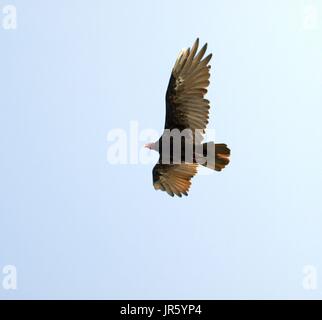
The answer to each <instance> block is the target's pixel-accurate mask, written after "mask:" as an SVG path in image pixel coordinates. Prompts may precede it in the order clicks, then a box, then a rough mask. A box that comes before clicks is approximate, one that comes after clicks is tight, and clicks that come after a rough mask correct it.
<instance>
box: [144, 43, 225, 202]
mask: <svg viewBox="0 0 322 320" xmlns="http://www.w3.org/2000/svg"><path fill="white" fill-rule="evenodd" d="M198 46H199V39H197V40H196V41H195V43H194V44H193V46H192V48H191V49H190V48H188V49H183V50H182V51H181V52H180V54H179V56H178V58H177V60H176V62H175V64H174V67H173V69H172V72H171V77H170V81H169V84H168V88H167V92H166V118H165V127H164V132H163V134H162V136H161V137H160V139H159V140H158V141H156V142H154V143H148V144H146V145H145V147H147V148H149V149H151V150H155V151H158V152H159V154H160V158H159V161H158V163H157V164H156V165H155V167H154V168H153V173H152V175H153V186H154V188H155V189H156V190H162V191H166V192H167V193H168V194H169V195H170V196H172V197H173V196H174V195H177V196H179V197H181V196H182V195H186V196H187V195H188V191H189V188H190V185H191V178H192V177H193V176H194V175H195V174H196V173H197V167H198V165H199V164H201V165H203V166H206V167H208V168H210V169H213V170H216V171H221V170H222V169H223V168H224V167H225V166H226V165H227V164H228V163H229V155H230V150H229V148H228V147H227V145H226V144H222V143H221V144H215V143H214V142H208V143H202V139H203V134H204V133H205V129H206V126H207V124H208V118H209V108H210V107H209V101H208V100H207V99H205V98H204V96H205V94H206V93H207V87H208V85H209V77H210V73H209V70H210V65H209V61H210V59H211V56H212V55H211V54H209V55H208V56H206V57H205V58H204V55H205V52H206V50H207V43H206V44H205V45H204V46H203V47H202V48H201V49H200V51H199V52H198V53H197V50H198ZM178 145H179V147H178ZM189 150H190V153H189V152H188V151H189ZM189 154H190V155H191V156H190V157H189Z"/></svg>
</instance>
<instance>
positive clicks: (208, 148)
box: [196, 142, 230, 171]
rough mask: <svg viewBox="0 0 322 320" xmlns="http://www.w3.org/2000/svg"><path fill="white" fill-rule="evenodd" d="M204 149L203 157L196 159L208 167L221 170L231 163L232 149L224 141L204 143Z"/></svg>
mask: <svg viewBox="0 0 322 320" xmlns="http://www.w3.org/2000/svg"><path fill="white" fill-rule="evenodd" d="M202 150H203V157H201V158H199V160H198V159H196V160H197V162H198V163H199V164H201V165H203V166H205V167H207V168H210V169H213V170H216V171H221V170H222V169H224V168H225V166H226V165H227V164H228V163H229V156H230V149H229V148H228V147H227V145H226V144H224V143H216V144H215V143H214V142H207V143H204V144H202ZM200 160H201V161H200Z"/></svg>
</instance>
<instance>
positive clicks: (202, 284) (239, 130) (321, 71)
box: [0, 0, 322, 299]
mask: <svg viewBox="0 0 322 320" xmlns="http://www.w3.org/2000/svg"><path fill="white" fill-rule="evenodd" d="M8 3H9V4H13V5H15V6H16V8H17V29H16V30H4V29H0V46H1V49H0V57H1V77H0V86H1V89H2V90H1V102H0V150H1V157H0V228H1V229H0V271H1V270H2V268H3V267H4V266H5V265H8V264H12V265H15V266H16V267H17V272H18V279H17V285H18V287H17V290H15V291H7V290H4V289H3V288H2V287H1V286H0V297H1V298H6V299H12V298H19V299H20V298H32V299H33V298H45V299H46V298H108V299H116V298H118V299H126V298H131V299H139V298H147V299H152V298H167V299H174V298H176V299H184V298H189V299H194V298H203V299H215V298H320V297H322V275H321V277H319V270H320V272H322V233H321V230H322V226H321V225H322V203H321V201H322V200H321V189H322V170H321V163H322V151H321V140H322V130H321V118H322V111H321V107H322V41H321V40H322V20H321V18H322V3H321V1H306V0H302V1H300V0H284V1H277V0H274V1H255V0H244V1H237V0H234V1H232V0H230V1H210V0H209V1H198V2H196V1H188V0H185V1H170V0H167V1H148V0H147V1H142V0H139V1H114V2H112V1H98V0H97V1H85V0H83V1H79V0H77V1H76V0H74V1H57V0H55V1H39V0H38V1H36V0H29V1H18V0H8V1H6V2H4V1H3V0H0V8H1V11H0V12H1V15H0V17H1V18H0V19H2V18H3V17H4V14H2V8H3V6H4V5H6V4H8ZM310 6H311V7H310ZM312 8H315V10H316V11H315V12H316V17H315V16H314V14H313V15H312ZM196 37H200V40H201V42H206V41H207V42H208V43H209V52H213V53H214V58H213V60H212V74H211V75H212V76H211V85H210V89H209V93H208V98H209V100H210V101H211V106H212V109H211V118H210V124H209V125H210V127H211V128H214V127H215V129H216V137H217V139H218V142H226V143H227V144H228V145H229V146H230V147H231V149H232V157H231V164H230V165H229V167H227V169H225V170H224V171H223V172H222V173H215V174H213V175H208V176H207V175H200V176H197V177H195V178H194V179H193V185H192V189H191V192H190V195H189V197H187V198H182V199H178V198H171V197H168V196H167V195H166V194H164V193H161V192H156V191H155V190H154V189H153V187H152V176H151V171H152V167H153V165H151V164H149V165H143V164H139V165H111V164H109V163H108V161H107V157H106V154H107V150H108V148H109V146H110V143H108V142H107V138H106V137H107V134H108V132H110V130H112V129H114V128H123V129H125V130H128V129H129V124H130V121H138V123H139V126H140V128H141V129H146V128H152V129H155V130H161V129H162V127H163V125H164V112H165V107H164V95H165V90H166V87H167V84H168V79H169V76H170V71H171V68H172V66H173V63H174V61H175V59H176V56H177V54H178V52H179V50H180V49H181V48H183V47H187V46H190V45H191V44H192V43H193V41H194V40H195V38H196ZM142 144H143V143H142ZM140 146H141V145H140ZM305 265H313V266H315V267H316V268H317V272H318V278H317V281H318V282H317V289H316V290H313V291H308V290H304V289H303V286H302V281H303V277H304V274H303V268H304V266H305ZM2 278H3V275H2V273H1V272H0V280H2Z"/></svg>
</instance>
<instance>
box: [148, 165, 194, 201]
mask: <svg viewBox="0 0 322 320" xmlns="http://www.w3.org/2000/svg"><path fill="white" fill-rule="evenodd" d="M197 166H198V165H197V164H195V163H182V164H157V165H155V167H154V168H153V186H154V188H155V189H156V190H159V189H161V190H162V191H166V192H167V193H168V194H169V195H170V196H172V197H173V196H174V195H177V196H179V197H182V195H185V196H187V195H188V191H189V188H190V185H191V181H190V180H191V178H192V177H193V176H194V175H195V174H196V173H197Z"/></svg>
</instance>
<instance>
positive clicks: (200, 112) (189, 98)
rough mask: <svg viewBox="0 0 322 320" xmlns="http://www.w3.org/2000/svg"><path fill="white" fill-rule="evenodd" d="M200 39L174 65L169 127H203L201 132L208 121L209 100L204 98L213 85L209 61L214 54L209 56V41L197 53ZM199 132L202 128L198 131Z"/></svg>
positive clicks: (193, 131)
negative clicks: (206, 54)
mask: <svg viewBox="0 0 322 320" xmlns="http://www.w3.org/2000/svg"><path fill="white" fill-rule="evenodd" d="M198 46H199V39H197V40H196V41H195V43H194V45H193V46H192V48H191V50H190V48H188V49H184V50H182V51H181V52H180V54H179V56H178V58H177V60H176V63H175V65H174V67H173V69H172V73H171V77H170V81H169V85H168V89H167V92H166V120H165V129H170V130H172V129H179V130H184V129H191V130H192V133H194V134H195V133H197V132H195V130H196V129H199V130H200V131H201V132H200V135H202V134H203V133H204V129H205V128H206V126H207V124H208V117H209V115H208V113H209V101H208V100H207V99H204V95H205V94H206V93H207V87H208V85H209V77H210V73H209V69H210V65H208V63H209V61H210V59H211V57H212V55H211V54H209V55H208V56H206V57H205V58H203V57H204V55H205V52H206V49H207V44H205V45H204V46H203V47H202V48H201V50H200V51H199V52H198V53H197V50H198ZM198 132H199V131H198Z"/></svg>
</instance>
